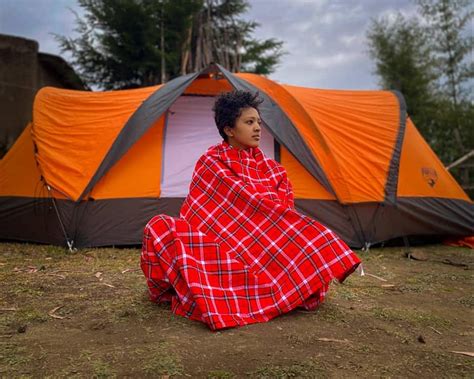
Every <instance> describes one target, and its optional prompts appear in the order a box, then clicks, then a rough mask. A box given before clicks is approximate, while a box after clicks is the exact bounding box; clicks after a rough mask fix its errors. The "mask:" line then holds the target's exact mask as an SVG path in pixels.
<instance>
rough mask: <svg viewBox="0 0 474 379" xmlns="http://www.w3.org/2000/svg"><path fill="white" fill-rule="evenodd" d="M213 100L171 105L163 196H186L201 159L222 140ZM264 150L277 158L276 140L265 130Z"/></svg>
mask: <svg viewBox="0 0 474 379" xmlns="http://www.w3.org/2000/svg"><path fill="white" fill-rule="evenodd" d="M214 101H215V99H214V98H213V97H201V96H181V97H179V98H178V100H176V102H175V103H174V104H173V105H172V106H171V108H170V112H169V114H168V120H167V124H166V129H165V138H164V149H163V153H164V157H163V175H162V182H161V197H185V196H186V195H187V194H188V189H189V183H190V181H191V176H192V173H193V170H194V166H195V165H196V161H197V160H198V159H199V157H200V156H201V155H202V154H203V153H204V152H205V151H206V150H207V149H208V148H209V147H210V146H212V145H215V144H217V143H219V142H221V141H222V138H221V136H220V135H219V132H218V131H217V127H216V124H215V122H214V115H213V112H212V106H213V105H214ZM260 148H261V149H262V150H263V152H264V153H265V155H267V156H268V157H271V158H273V157H274V141H273V137H272V136H271V135H270V133H269V132H268V131H267V130H265V128H263V130H262V139H261V140H260Z"/></svg>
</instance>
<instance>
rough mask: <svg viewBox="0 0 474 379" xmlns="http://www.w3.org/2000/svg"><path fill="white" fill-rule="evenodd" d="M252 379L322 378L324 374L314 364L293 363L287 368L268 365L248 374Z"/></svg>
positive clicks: (323, 371)
mask: <svg viewBox="0 0 474 379" xmlns="http://www.w3.org/2000/svg"><path fill="white" fill-rule="evenodd" d="M249 376H250V377H252V378H260V379H266V378H278V379H287V378H324V377H326V376H327V375H326V372H325V370H324V369H323V368H321V367H318V366H317V365H316V364H315V363H314V362H311V361H308V362H303V363H294V364H292V365H288V366H281V365H269V366H265V367H262V368H259V369H257V370H255V371H253V372H250V373H249Z"/></svg>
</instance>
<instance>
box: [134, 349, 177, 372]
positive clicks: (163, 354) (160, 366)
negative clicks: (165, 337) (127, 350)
mask: <svg viewBox="0 0 474 379" xmlns="http://www.w3.org/2000/svg"><path fill="white" fill-rule="evenodd" d="M171 351H173V349H172V348H171V346H170V345H169V344H167V343H165V342H160V343H158V344H154V345H153V346H151V349H149V351H143V350H137V351H136V353H138V355H139V356H140V357H141V358H140V359H141V365H142V367H143V371H144V372H145V373H146V374H148V375H153V376H158V375H167V376H175V375H183V373H184V367H183V364H182V362H181V359H180V358H179V357H178V356H177V355H175V354H172V353H171Z"/></svg>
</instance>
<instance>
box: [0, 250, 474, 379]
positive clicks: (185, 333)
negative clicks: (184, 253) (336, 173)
mask: <svg viewBox="0 0 474 379" xmlns="http://www.w3.org/2000/svg"><path fill="white" fill-rule="evenodd" d="M419 249H420V250H423V252H424V253H425V254H426V255H427V256H428V257H429V259H428V261H424V262H420V261H413V260H408V259H407V258H405V257H404V251H403V249H400V248H385V249H373V250H371V251H370V252H368V253H362V252H361V253H360V256H361V257H362V259H363V261H364V265H365V270H366V272H368V273H369V274H372V275H375V277H374V276H369V275H368V276H363V277H361V276H357V275H353V276H351V277H350V278H349V279H348V280H347V281H346V282H345V283H344V284H342V285H335V284H334V285H332V287H331V290H330V292H329V295H328V298H327V300H326V302H325V303H324V304H323V305H322V306H321V307H320V309H319V310H318V311H316V312H314V313H308V312H300V311H298V310H296V311H294V312H292V313H290V314H288V315H284V316H281V317H278V318H276V319H275V320H272V321H271V322H269V323H266V324H258V325H251V326H248V327H244V328H239V329H230V330H224V331H220V332H211V331H209V330H208V329H207V328H206V327H205V326H203V325H201V324H199V323H197V322H193V321H189V320H186V319H183V318H180V317H177V316H174V315H173V314H172V313H171V312H170V309H169V307H168V306H157V305H155V304H152V303H150V302H149V301H148V298H147V295H146V290H145V282H144V278H143V276H142V274H141V272H140V271H139V270H138V262H139V250H138V249H112V248H107V249H87V250H80V251H77V252H75V253H72V254H71V253H69V252H68V251H66V250H65V249H62V248H58V247H53V246H44V245H28V244H7V243H4V244H0V281H1V283H2V292H1V295H0V296H1V297H0V308H1V311H0V328H1V330H2V331H1V333H0V338H1V339H0V376H2V377H48V376H50V377H81V378H82V377H96V378H106V377H115V376H117V377H123V376H134V377H150V376H154V377H201V378H237V377H260V378H292V377H341V376H344V377H347V376H349V377H351V376H354V373H355V372H357V376H360V377H420V376H421V377H437V376H439V374H440V373H443V374H442V375H443V376H446V377H472V376H474V365H473V362H474V360H473V358H470V357H466V356H462V355H457V354H454V353H452V351H474V347H473V337H474V327H473V324H472V319H473V314H472V308H473V304H474V300H473V299H474V297H473V295H472V288H474V287H473V284H474V283H473V282H474V281H473V275H472V273H473V272H472V267H474V265H473V263H474V255H473V252H472V251H469V250H467V249H460V248H449V247H445V246H427V247H423V248H419ZM415 250H416V249H415ZM446 260H448V261H449V262H458V263H459V262H461V263H465V266H454V265H450V264H446ZM53 310H54V312H53ZM393 357H397V359H393Z"/></svg>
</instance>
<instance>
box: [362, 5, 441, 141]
mask: <svg viewBox="0 0 474 379" xmlns="http://www.w3.org/2000/svg"><path fill="white" fill-rule="evenodd" d="M367 37H368V43H369V53H370V55H371V57H372V58H373V59H374V61H375V67H376V74H377V75H378V76H379V78H380V85H381V87H382V88H383V89H387V90H397V91H400V92H401V93H402V94H403V95H404V97H405V101H406V103H407V109H408V113H409V115H410V117H411V118H412V119H413V121H414V122H415V124H416V125H417V126H418V127H419V129H420V131H421V133H422V134H424V135H425V137H426V136H428V137H429V139H430V138H431V137H432V134H433V133H432V130H431V128H432V127H433V125H432V123H431V122H430V118H431V113H432V112H433V108H434V98H433V92H434V82H435V80H436V73H435V70H434V65H433V61H432V58H431V55H430V45H429V43H428V39H427V36H426V33H425V30H424V29H423V28H422V27H420V26H419V25H418V22H417V21H416V20H415V19H411V20H406V19H405V18H404V17H403V16H402V15H401V14H397V16H396V17H395V19H393V20H389V19H387V18H382V19H379V20H372V23H371V25H370V28H369V30H368V32H367Z"/></svg>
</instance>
